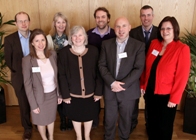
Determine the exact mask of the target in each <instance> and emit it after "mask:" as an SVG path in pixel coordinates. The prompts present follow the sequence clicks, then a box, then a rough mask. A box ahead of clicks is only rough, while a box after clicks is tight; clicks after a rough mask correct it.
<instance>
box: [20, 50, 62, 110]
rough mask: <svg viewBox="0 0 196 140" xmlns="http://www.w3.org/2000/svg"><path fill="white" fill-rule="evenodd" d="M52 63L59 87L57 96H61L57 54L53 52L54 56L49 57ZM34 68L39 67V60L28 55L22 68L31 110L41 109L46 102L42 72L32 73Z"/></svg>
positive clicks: (55, 80) (55, 79)
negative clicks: (40, 106) (40, 105)
mask: <svg viewBox="0 0 196 140" xmlns="http://www.w3.org/2000/svg"><path fill="white" fill-rule="evenodd" d="M49 60H50V63H51V65H52V67H53V70H54V76H55V77H54V82H55V84H56V86H57V96H59V88H58V81H57V65H56V53H55V52H54V51H52V55H51V56H50V57H49ZM32 67H38V63H37V59H36V58H34V57H31V56H30V55H27V56H26V57H24V58H23V59H22V68H23V71H22V72H23V76H24V86H25V91H26V94H27V98H28V100H29V104H30V107H31V110H34V109H36V108H38V107H39V104H42V103H43V102H44V94H45V93H44V88H43V83H42V78H41V74H40V72H32Z"/></svg>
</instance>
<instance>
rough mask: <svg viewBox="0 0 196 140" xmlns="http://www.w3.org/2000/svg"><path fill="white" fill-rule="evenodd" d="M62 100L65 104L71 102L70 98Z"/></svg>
mask: <svg viewBox="0 0 196 140" xmlns="http://www.w3.org/2000/svg"><path fill="white" fill-rule="evenodd" d="M63 102H65V103H66V104H71V100H67V99H64V100H63Z"/></svg>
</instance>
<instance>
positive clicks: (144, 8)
mask: <svg viewBox="0 0 196 140" xmlns="http://www.w3.org/2000/svg"><path fill="white" fill-rule="evenodd" d="M146 9H152V11H153V8H152V7H151V6H150V5H144V6H142V8H141V9H140V10H146Z"/></svg>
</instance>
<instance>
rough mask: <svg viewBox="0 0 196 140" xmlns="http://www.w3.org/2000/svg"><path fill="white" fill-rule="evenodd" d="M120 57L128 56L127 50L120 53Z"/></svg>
mask: <svg viewBox="0 0 196 140" xmlns="http://www.w3.org/2000/svg"><path fill="white" fill-rule="evenodd" d="M118 57H119V58H126V57H127V52H123V53H120V54H118Z"/></svg>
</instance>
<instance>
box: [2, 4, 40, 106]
mask: <svg viewBox="0 0 196 140" xmlns="http://www.w3.org/2000/svg"><path fill="white" fill-rule="evenodd" d="M0 5H1V11H0V12H1V13H2V14H3V15H4V21H7V20H10V19H14V16H15V14H16V13H18V12H19V11H25V12H27V13H28V14H29V16H30V18H31V25H30V29H34V28H36V27H38V28H40V25H39V24H40V22H39V18H38V17H39V16H38V15H39V9H38V6H37V5H38V4H37V0H33V1H32V0H14V1H13V0H1V1H0ZM34 21H36V22H34ZM4 30H5V31H6V32H7V33H8V34H10V33H12V32H14V31H16V30H17V29H16V27H15V26H7V25H6V27H5V28H4ZM8 75H9V76H8V77H9V79H10V72H8ZM4 87H5V97H6V105H18V101H17V98H16V96H15V92H14V89H13V87H12V86H11V85H4Z"/></svg>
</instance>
